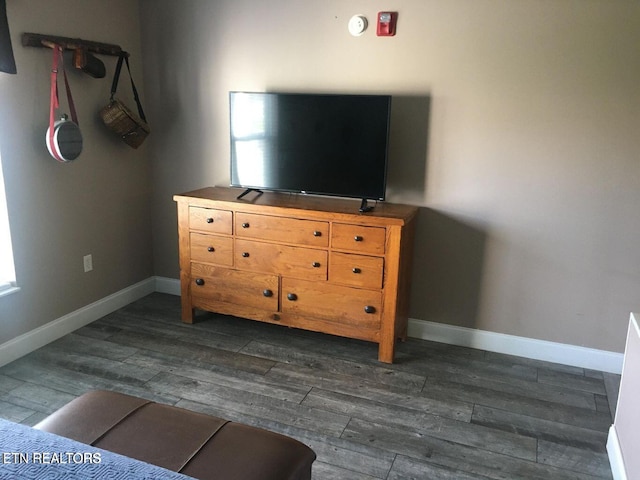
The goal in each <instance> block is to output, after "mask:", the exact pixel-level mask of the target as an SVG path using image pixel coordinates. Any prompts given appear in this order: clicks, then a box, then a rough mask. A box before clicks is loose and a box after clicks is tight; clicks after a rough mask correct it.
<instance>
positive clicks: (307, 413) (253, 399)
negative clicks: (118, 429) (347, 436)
mask: <svg viewBox="0 0 640 480" xmlns="http://www.w3.org/2000/svg"><path fill="white" fill-rule="evenodd" d="M148 385H149V386H150V388H152V389H154V390H155V391H158V392H164V393H171V394H173V395H180V396H181V397H182V398H184V399H187V400H191V401H194V402H200V403H208V404H210V405H216V406H217V407H219V408H220V409H221V411H225V412H229V411H235V412H240V413H243V414H245V415H248V416H254V417H256V416H257V417H262V418H267V419H270V420H275V421H278V422H281V423H285V424H290V425H293V426H297V427H300V428H306V429H308V430H313V431H316V432H322V433H324V434H325V435H331V436H340V434H341V433H342V431H343V430H344V427H345V426H346V424H347V422H348V421H349V417H347V416H345V415H340V414H335V413H332V412H327V411H323V410H319V409H313V408H309V407H305V406H301V405H299V404H297V403H294V402H287V401H282V400H279V399H275V398H273V397H266V396H264V395H258V394H255V393H250V392H246V391H241V390H237V389H232V388H228V387H222V386H220V385H215V384H213V383H208V382H202V381H197V380H192V379H190V378H187V377H182V376H180V375H174V374H170V373H161V374H158V375H157V376H156V377H154V378H153V380H151V381H150V382H148Z"/></svg>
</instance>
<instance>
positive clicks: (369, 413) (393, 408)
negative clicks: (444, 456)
mask: <svg viewBox="0 0 640 480" xmlns="http://www.w3.org/2000/svg"><path fill="white" fill-rule="evenodd" d="M303 405H307V406H310V407H314V408H319V409H323V410H328V411H332V412H337V413H342V414H345V415H349V416H350V417H351V418H352V419H353V418H358V419H360V420H364V421H371V422H376V423H379V424H381V425H390V426H392V427H393V428H408V429H411V430H415V431H418V432H425V433H427V434H428V435H430V436H432V437H434V438H438V439H440V440H446V441H450V442H454V443H457V444H460V445H467V446H471V447H477V448H483V449H486V450H490V451H492V452H497V453H502V454H505V455H510V456H512V457H517V458H524V459H527V460H534V461H535V459H536V446H537V442H536V441H535V439H534V438H528V437H526V436H523V435H517V434H511V433H509V432H504V431H502V432H500V430H495V429H491V428H486V427H484V426H481V425H478V426H479V427H481V428H475V427H474V426H473V425H469V424H467V423H466V422H460V421H457V420H451V419H448V418H445V417H440V416H437V415H430V414H426V413H422V412H420V411H418V410H415V409H409V408H402V407H399V406H397V405H386V404H384V403H382V402H379V401H372V400H366V399H362V398H358V397H353V396H350V395H344V394H339V393H335V392H329V391H325V390H319V389H315V388H314V389H313V390H312V391H311V392H310V393H309V395H307V398H306V399H305V401H304V402H303Z"/></svg>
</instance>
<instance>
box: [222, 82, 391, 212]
mask: <svg viewBox="0 0 640 480" xmlns="http://www.w3.org/2000/svg"><path fill="white" fill-rule="evenodd" d="M229 107H230V108H229V110H230V122H231V128H230V130H231V186H234V187H242V188H245V189H248V190H262V189H265V190H275V191H285V192H297V193H307V194H315V195H333V196H341V197H352V198H360V199H362V200H363V205H364V204H365V203H366V200H367V199H372V200H384V198H385V188H386V178H387V157H388V155H387V153H388V138H389V119H390V111H391V96H389V95H344V94H301V93H258V92H230V93H229Z"/></svg>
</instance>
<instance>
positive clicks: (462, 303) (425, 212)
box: [409, 208, 486, 328]
mask: <svg viewBox="0 0 640 480" xmlns="http://www.w3.org/2000/svg"><path fill="white" fill-rule="evenodd" d="M485 243H486V233H485V232H483V231H482V230H480V229H478V228H476V227H474V226H471V225H469V224H465V223H463V222H461V221H460V220H458V219H455V218H453V217H451V216H448V215H445V214H443V213H441V212H438V211H436V210H433V209H430V208H420V210H419V211H418V218H417V225H416V236H415V247H414V258H413V273H412V283H411V299H410V311H409V317H410V318H415V319H418V320H428V321H432V322H438V323H446V324H449V325H456V326H460V327H468V328H476V323H477V317H478V309H479V301H480V288H481V280H482V268H483V265H484V252H485Z"/></svg>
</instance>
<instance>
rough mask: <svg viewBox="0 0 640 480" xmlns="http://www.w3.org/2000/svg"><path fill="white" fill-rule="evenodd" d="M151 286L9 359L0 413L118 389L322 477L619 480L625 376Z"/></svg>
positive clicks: (11, 414)
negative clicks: (249, 439) (188, 318)
mask: <svg viewBox="0 0 640 480" xmlns="http://www.w3.org/2000/svg"><path fill="white" fill-rule="evenodd" d="M179 318H180V300H179V298H178V297H175V296H171V295H163V294H152V295H150V296H148V297H145V298H143V299H142V300H139V301H137V302H135V303H133V304H131V305H129V306H127V307H125V308H123V309H121V310H119V311H117V312H115V313H112V314H111V315H108V316H106V317H104V318H102V319H100V320H98V321H96V322H94V323H92V324H91V325H89V326H87V327H84V328H82V329H80V330H78V331H76V332H74V333H72V334H69V335H67V336H65V337H63V338H62V339H60V340H58V341H56V342H54V343H52V344H50V345H47V346H45V347H43V348H41V349H39V350H37V351H35V352H33V353H31V354H29V355H27V356H25V357H23V358H21V359H19V360H17V361H15V362H13V363H11V364H8V365H6V366H4V367H3V368H1V369H0V417H3V418H5V419H8V420H12V421H15V422H21V423H24V424H28V425H33V424H35V423H37V422H38V421H39V420H41V419H42V418H44V417H45V416H46V415H47V414H49V413H51V412H53V411H54V410H56V409H58V408H59V407H61V406H62V405H64V404H65V403H67V402H68V401H70V400H72V399H73V398H75V397H76V396H78V395H81V394H82V393H84V392H86V391H88V390H92V389H112V390H117V391H121V392H124V393H128V394H133V395H137V396H141V397H146V398H149V399H153V400H156V401H160V402H165V403H169V404H174V405H177V406H180V407H184V408H187V409H191V410H196V411H200V412H205V413H210V414H213V415H216V416H220V417H224V418H228V419H230V420H234V421H238V422H243V423H247V424H250V425H255V426H258V427H262V428H266V429H270V430H273V431H276V432H281V433H284V434H286V435H289V436H292V437H295V438H297V439H299V440H301V441H303V442H305V443H306V444H308V445H309V446H311V447H312V448H313V449H314V450H315V451H316V453H317V455H318V459H317V460H316V462H315V464H314V470H313V471H314V479H340V480H342V479H407V478H416V479H418V478H419V479H438V480H440V479H456V480H467V479H486V478H491V479H507V480H515V479H533V478H535V479H544V480H551V479H553V480H555V479H595V478H598V479H601V478H611V471H610V467H609V462H608V458H607V454H606V449H605V444H606V439H607V432H608V428H609V426H610V425H611V423H612V405H613V406H614V405H615V402H616V397H617V391H618V386H619V381H620V379H619V376H617V375H611V374H606V373H602V372H598V371H590V370H584V369H582V368H575V367H568V366H563V365H557V364H551V363H546V362H540V361H532V360H527V359H522V358H517V357H511V356H506V355H500V354H494V353H490V352H484V351H480V350H473V349H468V348H461V347H455V346H449V345H444V344H438V343H432V342H427V341H423V340H416V339H409V340H408V341H407V342H406V343H403V344H401V345H400V346H399V351H398V352H397V355H396V358H397V361H396V363H395V364H393V365H386V364H382V363H379V362H377V360H376V358H377V346H376V345H374V344H371V343H367V342H360V341H354V340H349V339H344V338H338V337H333V336H329V335H322V334H317V333H312V332H303V331H298V330H292V329H286V328H283V327H279V326H274V325H266V324H261V323H258V322H252V321H248V320H240V319H235V318H230V317H223V316H217V315H213V314H203V316H202V321H200V322H198V323H196V324H194V325H185V324H182V323H181V322H180V320H179Z"/></svg>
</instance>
